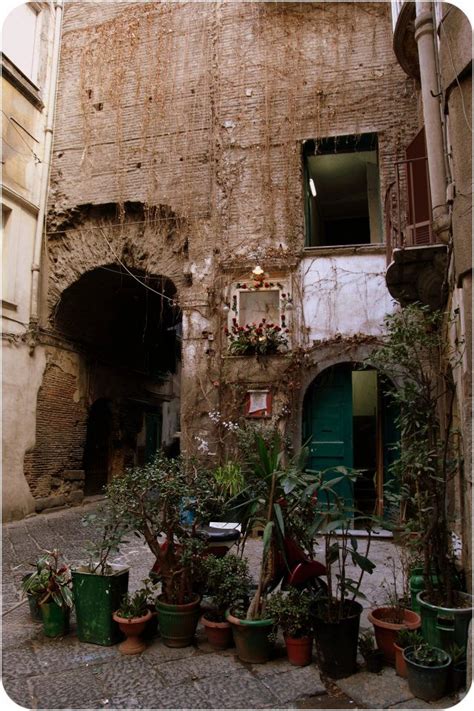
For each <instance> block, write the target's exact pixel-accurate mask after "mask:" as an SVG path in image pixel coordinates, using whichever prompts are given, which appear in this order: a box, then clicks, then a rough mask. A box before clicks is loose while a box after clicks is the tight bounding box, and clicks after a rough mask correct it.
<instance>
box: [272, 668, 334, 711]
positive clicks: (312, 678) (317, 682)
mask: <svg viewBox="0 0 474 711" xmlns="http://www.w3.org/2000/svg"><path fill="white" fill-rule="evenodd" d="M261 681H262V684H264V685H265V686H266V687H267V688H268V689H270V690H271V691H272V693H273V694H274V695H275V696H276V697H277V699H278V701H279V702H280V704H286V703H288V702H289V701H295V700H297V699H300V698H304V697H305V696H317V695H319V694H321V695H322V694H325V693H326V687H325V686H324V684H323V683H322V681H321V676H320V674H319V671H318V668H317V667H316V666H315V665H314V664H309V665H308V666H307V667H301V668H295V667H293V668H292V669H291V670H290V671H285V672H283V673H282V672H279V671H277V670H274V672H273V673H269V674H266V675H265V676H262V677H261Z"/></svg>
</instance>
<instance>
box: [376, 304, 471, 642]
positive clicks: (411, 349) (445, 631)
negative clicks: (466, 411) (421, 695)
mask: <svg viewBox="0 0 474 711" xmlns="http://www.w3.org/2000/svg"><path fill="white" fill-rule="evenodd" d="M385 325H386V332H387V335H386V337H385V338H384V340H383V341H382V342H381V344H380V346H379V347H378V348H377V350H376V351H375V352H374V355H373V356H372V357H371V359H370V360H371V363H372V365H374V366H375V367H376V368H377V369H378V370H379V371H381V372H382V373H384V374H385V375H387V376H388V377H389V378H391V379H392V381H395V382H396V383H397V388H396V389H394V390H393V392H392V399H393V401H394V402H395V403H396V404H397V405H398V406H399V408H400V416H399V418H398V425H399V428H400V431H401V433H402V442H401V450H400V457H399V458H398V460H397V461H396V462H395V463H394V465H393V466H392V468H391V469H392V472H393V473H394V475H395V481H396V483H397V485H398V488H399V495H398V496H399V504H400V514H401V521H400V523H401V524H403V525H405V526H406V527H407V529H409V530H412V531H416V532H418V534H419V536H418V538H417V539H415V540H414V542H415V543H416V542H417V543H418V554H419V555H420V557H421V560H422V576H423V578H422V584H423V586H424V590H422V591H420V592H419V593H418V595H417V601H418V604H419V606H420V615H421V626H422V632H423V637H424V638H425V640H427V641H428V642H429V643H430V644H431V645H432V646H435V647H441V648H443V649H447V648H448V647H449V645H450V644H452V643H453V642H454V643H456V644H458V645H459V646H460V647H462V648H464V649H466V646H467V630H468V626H469V622H470V620H471V617H472V611H473V605H472V596H471V595H468V594H467V593H465V592H462V591H461V590H456V589H455V588H456V587H457V586H456V584H455V583H454V584H453V582H454V581H455V580H456V577H457V576H456V575H455V574H453V567H454V552H453V549H452V530H451V529H452V522H451V520H450V517H449V513H448V512H449V508H448V502H449V482H450V480H451V479H452V478H453V477H454V476H455V475H456V472H457V471H458V470H459V467H460V466H461V464H460V461H459V448H458V443H457V435H456V431H455V427H454V422H455V413H454V405H455V400H456V385H455V383H456V380H455V378H454V377H453V371H454V370H455V369H456V367H457V365H458V361H459V358H460V355H459V351H458V349H457V348H455V346H454V345H453V344H452V343H451V341H450V339H447V338H446V337H445V333H444V330H443V329H444V328H445V318H444V314H443V312H441V311H433V310H430V309H429V308H428V307H424V306H421V305H420V304H412V305H410V306H406V307H404V308H403V309H402V310H401V311H399V312H397V313H395V314H392V315H390V316H389V317H387V319H386V324H385ZM461 357H462V356H461Z"/></svg>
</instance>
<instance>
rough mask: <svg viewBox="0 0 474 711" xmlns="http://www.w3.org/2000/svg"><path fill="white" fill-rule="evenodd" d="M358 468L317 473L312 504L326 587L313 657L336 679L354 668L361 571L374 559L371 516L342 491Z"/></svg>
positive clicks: (319, 608)
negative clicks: (360, 533) (362, 532)
mask: <svg viewBox="0 0 474 711" xmlns="http://www.w3.org/2000/svg"><path fill="white" fill-rule="evenodd" d="M358 476H360V473H359V472H357V471H355V470H352V469H348V468H347V467H336V468H334V469H331V470H326V471H322V472H319V473H317V479H318V481H317V482H316V483H315V485H314V486H315V487H316V488H315V491H316V492H317V502H316V505H315V506H314V522H313V529H314V530H315V531H319V535H320V536H322V539H323V549H324V557H325V563H326V569H327V592H326V594H325V595H323V596H321V597H320V599H319V600H318V601H317V603H316V605H315V609H314V620H313V624H314V633H315V642H316V658H317V660H318V665H319V667H320V669H321V670H322V671H323V672H324V673H325V674H328V675H329V676H331V677H333V678H335V679H338V678H343V677H345V676H349V675H351V674H353V673H354V672H355V671H356V669H357V645H358V638H359V625H360V616H361V613H362V605H361V604H360V603H359V602H357V600H356V598H357V597H362V593H361V591H360V586H361V583H362V579H363V576H364V574H365V573H369V574H370V573H372V571H373V570H374V568H375V564H374V563H373V562H372V561H371V560H370V559H369V558H368V554H369V550H370V544H371V533H372V518H371V517H370V516H368V515H367V514H363V515H360V514H359V512H358V511H357V509H355V508H354V506H353V505H352V503H351V498H350V497H349V496H348V495H347V492H350V491H351V490H352V487H353V484H354V482H355V481H356V480H357V477H358ZM358 523H360V525H363V526H364V527H365V529H366V533H367V538H366V539H365V540H366V544H365V550H364V552H363V553H361V552H360V550H359V541H358V540H357V538H356V537H355V536H353V535H352V533H351V530H352V528H354V527H355V526H357V525H358ZM349 561H352V563H353V565H354V566H355V569H356V571H357V573H356V574H357V577H356V578H352V577H351V574H350V572H349V570H348V563H349Z"/></svg>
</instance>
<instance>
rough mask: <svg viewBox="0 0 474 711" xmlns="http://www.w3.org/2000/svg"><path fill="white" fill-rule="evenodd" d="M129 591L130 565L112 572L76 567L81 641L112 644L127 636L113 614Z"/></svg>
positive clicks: (74, 591)
mask: <svg viewBox="0 0 474 711" xmlns="http://www.w3.org/2000/svg"><path fill="white" fill-rule="evenodd" d="M127 591H128V568H120V569H114V570H113V572H112V573H111V574H109V575H97V574H96V573H89V572H87V571H85V570H82V569H78V570H73V571H72V594H73V598H74V604H75V606H76V620H77V636H78V638H79V640H80V641H81V642H91V643H92V644H100V645H102V646H104V647H108V646H110V645H112V644H116V643H117V642H120V641H121V640H122V639H123V635H122V633H121V632H120V628H119V626H118V624H117V623H116V622H115V621H114V620H113V619H112V614H113V613H114V612H115V611H116V610H118V608H119V607H120V603H121V602H122V598H123V596H124V595H125V594H126V593H127Z"/></svg>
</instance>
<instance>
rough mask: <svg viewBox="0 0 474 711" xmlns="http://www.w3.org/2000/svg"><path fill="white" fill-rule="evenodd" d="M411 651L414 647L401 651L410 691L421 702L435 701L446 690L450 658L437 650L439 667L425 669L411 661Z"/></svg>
mask: <svg viewBox="0 0 474 711" xmlns="http://www.w3.org/2000/svg"><path fill="white" fill-rule="evenodd" d="M413 650H414V647H406V649H404V650H403V658H404V660H405V662H406V665H407V679H408V686H409V688H410V691H411V693H412V694H413V695H414V696H416V697H418V698H419V699H423V701H437V700H438V699H440V698H441V697H442V696H444V695H445V694H446V693H447V690H448V675H449V667H450V665H451V657H450V656H449V654H448V653H447V652H445V651H444V650H443V649H439V648H438V652H439V655H440V663H439V665H438V666H432V667H426V666H423V665H422V664H420V663H419V662H415V661H414V660H413V659H412V653H413Z"/></svg>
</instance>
